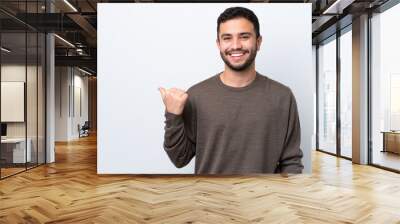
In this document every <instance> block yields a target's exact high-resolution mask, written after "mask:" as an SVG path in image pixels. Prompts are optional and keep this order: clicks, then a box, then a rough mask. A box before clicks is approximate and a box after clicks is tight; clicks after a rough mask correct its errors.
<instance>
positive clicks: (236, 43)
mask: <svg viewBox="0 0 400 224" xmlns="http://www.w3.org/2000/svg"><path fill="white" fill-rule="evenodd" d="M232 48H233V49H241V48H242V43H241V42H240V39H239V38H233V43H232Z"/></svg>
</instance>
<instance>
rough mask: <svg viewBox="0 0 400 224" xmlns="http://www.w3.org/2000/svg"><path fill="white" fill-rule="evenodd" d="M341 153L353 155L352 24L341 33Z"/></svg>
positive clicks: (349, 156)
mask: <svg viewBox="0 0 400 224" xmlns="http://www.w3.org/2000/svg"><path fill="white" fill-rule="evenodd" d="M339 52H340V154H341V156H344V157H348V158H351V157H352V148H351V145H352V144H351V141H352V125H351V124H352V74H353V72H352V35H351V26H349V27H348V28H346V29H345V30H344V31H343V32H342V34H341V35H340V50H339Z"/></svg>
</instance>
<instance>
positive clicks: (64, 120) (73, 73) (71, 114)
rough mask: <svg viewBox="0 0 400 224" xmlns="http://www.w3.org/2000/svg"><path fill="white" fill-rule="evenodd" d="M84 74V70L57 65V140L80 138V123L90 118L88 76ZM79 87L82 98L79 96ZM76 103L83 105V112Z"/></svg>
mask: <svg viewBox="0 0 400 224" xmlns="http://www.w3.org/2000/svg"><path fill="white" fill-rule="evenodd" d="M83 75H84V74H83V73H82V72H80V71H79V70H77V69H76V68H73V67H56V77H55V79H56V80H55V123H56V127H55V140H56V141H69V140H73V139H77V138H79V133H78V128H77V127H78V124H80V125H83V123H84V122H85V121H87V120H88V78H87V76H83ZM79 89H80V94H81V97H80V98H79V97H77V96H78V95H79V92H78V91H79ZM79 99H80V100H81V104H80V103H79ZM76 105H82V108H81V109H82V114H80V113H79V108H77V107H76ZM74 110H75V111H74Z"/></svg>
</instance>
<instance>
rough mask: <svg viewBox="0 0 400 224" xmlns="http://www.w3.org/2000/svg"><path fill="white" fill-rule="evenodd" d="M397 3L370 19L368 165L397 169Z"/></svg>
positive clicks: (399, 163)
mask: <svg viewBox="0 0 400 224" xmlns="http://www.w3.org/2000/svg"><path fill="white" fill-rule="evenodd" d="M399 24H400V4H398V5H396V6H394V7H392V8H390V9H388V10H387V11H384V12H382V13H379V14H374V15H373V17H372V19H371V34H372V37H371V39H372V50H371V53H372V55H371V58H372V73H371V94H372V98H371V104H372V107H371V108H372V111H371V120H372V125H371V137H372V153H371V155H370V156H371V162H372V164H375V165H378V166H383V167H386V168H390V169H394V170H398V171H400V63H399V58H400V55H399V52H400V42H399V40H400V33H399V32H398V30H399V28H398V27H399Z"/></svg>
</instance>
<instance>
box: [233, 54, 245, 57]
mask: <svg viewBox="0 0 400 224" xmlns="http://www.w3.org/2000/svg"><path fill="white" fill-rule="evenodd" d="M242 55H243V54H231V56H233V57H239V56H242Z"/></svg>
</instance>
